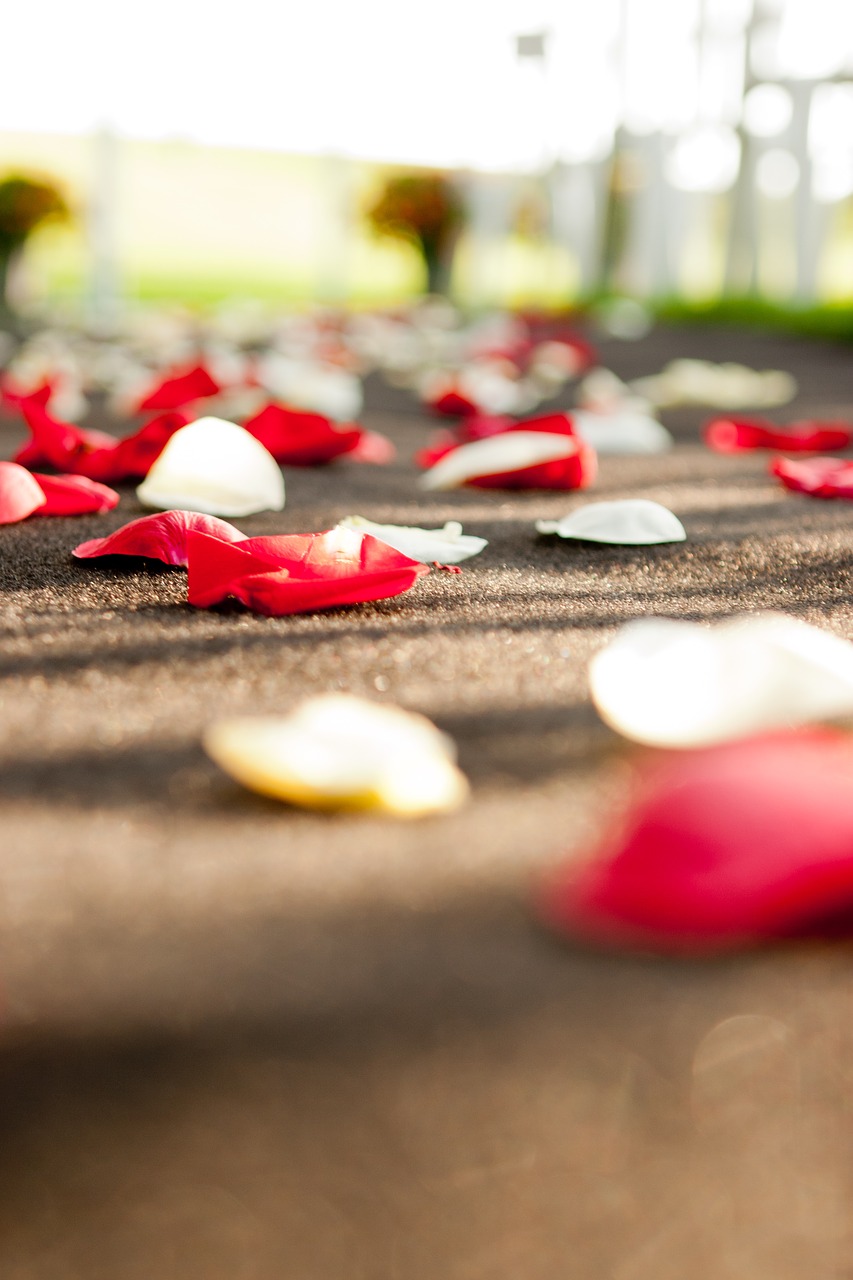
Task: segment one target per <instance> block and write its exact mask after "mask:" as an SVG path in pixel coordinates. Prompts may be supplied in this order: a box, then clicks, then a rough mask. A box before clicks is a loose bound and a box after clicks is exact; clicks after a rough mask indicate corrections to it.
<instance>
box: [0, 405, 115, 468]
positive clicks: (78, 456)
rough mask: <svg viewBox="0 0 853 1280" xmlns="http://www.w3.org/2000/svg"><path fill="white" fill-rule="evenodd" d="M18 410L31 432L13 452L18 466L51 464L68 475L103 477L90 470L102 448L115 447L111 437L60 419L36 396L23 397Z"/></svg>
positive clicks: (113, 438) (49, 465) (102, 432)
mask: <svg viewBox="0 0 853 1280" xmlns="http://www.w3.org/2000/svg"><path fill="white" fill-rule="evenodd" d="M21 412H22V413H23V415H24V419H25V421H26V423H27V426H28V427H29V429H30V432H31V434H32V439H31V440H30V441H29V442H28V443H27V444H25V445H24V446H23V448H21V449H19V450H18V452H17V453H16V454H15V461H16V462H19V463H20V464H21V466H23V467H30V468H32V467H36V468H41V467H45V466H47V467H53V468H54V470H56V471H61V472H63V473H67V474H69V475H88V476H89V478H90V479H92V480H100V479H104V478H105V477H103V476H101V475H99V474H92V473H91V463H92V459H93V457H97V456H99V455H100V454H101V453H102V452H103V451H104V450H107V451H109V450H112V449H114V448H115V446H116V440H115V437H114V436H109V435H107V434H106V432H104V431H87V430H84V429H83V428H82V427H77V426H73V425H72V424H71V423H69V422H61V421H59V419H58V418H54V417H52V416H51V414H50V413H48V411H47V409H46V408H45V406H44V404H43V403H42V402H41V400H40V399H38V398H37V397H29V396H28V397H25V398H24V399H22V401H21ZM96 469H97V466H96Z"/></svg>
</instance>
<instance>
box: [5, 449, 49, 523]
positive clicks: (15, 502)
mask: <svg viewBox="0 0 853 1280" xmlns="http://www.w3.org/2000/svg"><path fill="white" fill-rule="evenodd" d="M45 501H46V499H45V496H44V491H43V489H42V487H41V485H40V484H39V482H38V481H37V480H36V478H35V477H34V476H33V475H32V474H31V473H30V472H29V471H27V469H26V467H22V466H19V465H18V463H17V462H0V524H17V523H18V521H19V520H26V518H27V516H31V515H32V514H33V512H34V511H38V510H39V509H40V508H42V507H43V506H44V505H45Z"/></svg>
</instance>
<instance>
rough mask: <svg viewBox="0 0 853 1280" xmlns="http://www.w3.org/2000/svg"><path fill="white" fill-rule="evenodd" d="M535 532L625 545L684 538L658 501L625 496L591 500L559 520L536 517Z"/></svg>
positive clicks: (678, 524) (678, 523)
mask: <svg viewBox="0 0 853 1280" xmlns="http://www.w3.org/2000/svg"><path fill="white" fill-rule="evenodd" d="M536 530H537V532H538V533H556V534H557V535H558V536H559V537H561V538H580V539H582V540H583V541H585V542H612V543H615V544H619V545H624V546H651V545H653V544H654V543H658V542H683V541H684V540H685V538H686V537H687V534H686V533H685V531H684V525H683V524H682V523H681V521H680V520H679V519H678V517H677V516H675V515H673V513H672V512H671V511H670V510H669V509H668V508H667V507H663V506H661V504H660V503H659V502H650V501H649V500H648V499H646V498H626V499H624V501H621V502H591V503H589V505H588V506H585V507H579V508H578V510H576V511H572V512H571V513H570V514H569V515H567V516H563V518H562V520H537V521H536Z"/></svg>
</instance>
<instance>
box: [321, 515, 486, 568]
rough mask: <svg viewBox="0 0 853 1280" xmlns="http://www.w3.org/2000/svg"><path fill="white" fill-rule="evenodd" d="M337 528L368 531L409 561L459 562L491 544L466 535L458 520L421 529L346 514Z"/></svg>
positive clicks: (425, 562)
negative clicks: (377, 522)
mask: <svg viewBox="0 0 853 1280" xmlns="http://www.w3.org/2000/svg"><path fill="white" fill-rule="evenodd" d="M338 528H339V529H357V530H358V531H359V532H361V533H369V534H370V535H371V537H374V538H378V539H379V541H380V542H384V543H386V544H387V545H388V546H389V547H394V548H395V549H396V550H397V551H399V552H401V554H402V555H404V556H408V557H409V559H410V560H420V561H421V563H422V564H434V563H435V562H436V561H439V562H440V563H441V564H459V562H460V561H461V560H468V559H470V557H471V556H476V555H479V553H480V552H481V551H482V550H483V548H484V547H487V546H488V545H489V544H488V542H487V541H486V539H485V538H475V537H473V536H472V535H470V534H469V535H466V534H463V532H462V525H461V524H459V523H457V521H455V520H449V521H448V522H447V524H446V525H445V526H444V528H442V529H419V528H417V527H412V526H409V525H402V524H374V523H373V521H372V520H365V518H364V516H346V517H345V519H343V520H341V521H340V522H339V524H338Z"/></svg>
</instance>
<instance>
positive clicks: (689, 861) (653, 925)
mask: <svg viewBox="0 0 853 1280" xmlns="http://www.w3.org/2000/svg"><path fill="white" fill-rule="evenodd" d="M540 905H541V909H542V911H543V914H544V916H545V917H546V919H547V920H548V921H549V922H550V923H551V924H552V925H554V926H556V927H557V928H558V929H560V930H566V931H568V932H569V933H572V934H574V935H577V936H579V937H581V938H586V939H589V940H595V941H598V942H606V943H612V944H615V945H625V946H629V947H640V948H643V949H652V950H658V951H664V952H666V951H673V952H678V951H706V950H719V949H724V948H728V947H736V946H742V945H745V944H747V943H752V942H756V941H759V940H761V939H768V938H779V937H787V936H790V935H792V934H795V933H806V932H813V933H820V932H821V927H820V926H821V923H822V922H827V921H829V920H830V919H832V920H833V922H834V926H835V927H836V928H837V927H838V923H839V921H840V919H841V916H842V913H845V912H846V913H849V914H848V915H847V925H846V927H847V931H848V932H853V740H851V738H850V737H849V736H847V735H844V734H841V733H833V732H830V731H828V730H811V731H802V732H798V733H785V734H774V735H772V736H768V737H765V738H758V739H752V740H751V741H742V742H738V743H730V744H726V745H725V746H720V747H715V748H711V749H708V750H705V751H696V752H691V753H690V754H687V755H680V756H678V757H677V758H676V759H671V760H668V761H667V762H665V763H664V764H663V765H662V766H661V767H660V768H659V769H658V770H656V771H653V772H652V774H651V777H650V778H649V779H648V780H647V784H646V788H645V793H644V794H643V795H642V798H641V799H640V800H639V802H638V803H637V804H636V805H635V807H634V809H633V812H631V813H630V814H629V815H628V817H627V819H626V820H625V821H624V822H623V823H622V825H621V828H620V830H619V831H618V833H616V834H615V836H613V837H612V838H611V839H610V841H609V842H607V843H606V845H605V847H604V848H603V850H602V852H601V853H600V856H599V857H598V858H597V859H596V860H594V861H592V862H590V863H588V864H586V865H584V866H581V867H576V866H574V865H573V866H570V867H566V868H564V869H563V870H562V871H561V872H559V873H558V874H557V875H556V876H555V877H553V878H552V880H551V881H550V883H549V884H548V885H547V887H546V889H545V892H544V893H543V896H542V899H541V904H540Z"/></svg>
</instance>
